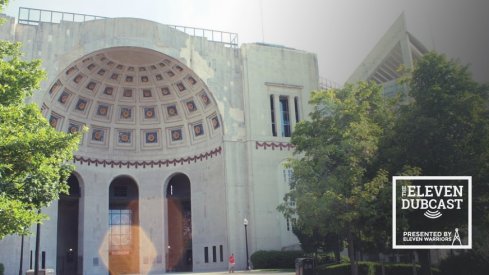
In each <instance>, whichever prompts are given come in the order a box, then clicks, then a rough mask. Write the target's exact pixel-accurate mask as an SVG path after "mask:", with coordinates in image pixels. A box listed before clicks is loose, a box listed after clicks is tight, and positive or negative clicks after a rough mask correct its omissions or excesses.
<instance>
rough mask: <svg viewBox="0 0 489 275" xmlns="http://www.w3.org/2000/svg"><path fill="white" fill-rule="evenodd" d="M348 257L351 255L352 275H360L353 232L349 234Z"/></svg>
mask: <svg viewBox="0 0 489 275" xmlns="http://www.w3.org/2000/svg"><path fill="white" fill-rule="evenodd" d="M348 257H350V266H351V275H358V265H357V260H356V257H355V246H354V241H353V234H351V233H349V234H348Z"/></svg>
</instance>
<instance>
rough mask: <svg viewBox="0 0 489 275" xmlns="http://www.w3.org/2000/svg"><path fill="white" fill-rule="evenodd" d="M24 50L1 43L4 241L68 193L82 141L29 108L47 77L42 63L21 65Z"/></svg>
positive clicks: (0, 218) (0, 233) (0, 216)
mask: <svg viewBox="0 0 489 275" xmlns="http://www.w3.org/2000/svg"><path fill="white" fill-rule="evenodd" d="M7 2H8V1H0V8H3V5H5V4H6V3H7ZM20 47H21V45H20V44H18V43H11V42H7V41H0V137H1V138H0V239H2V238H3V237H5V236H6V235H9V234H14V233H27V232H28V228H29V227H30V226H31V225H32V224H33V223H38V222H40V221H41V220H42V219H43V218H44V216H42V215H40V214H38V213H37V210H38V209H40V208H42V207H45V206H47V205H49V203H50V202H51V201H53V200H56V199H58V197H59V193H61V192H64V193H66V192H67V191H68V188H67V185H66V180H67V178H68V176H69V174H70V173H71V171H72V170H73V166H72V165H69V164H68V161H69V160H71V159H72V158H73V152H74V151H76V150H77V148H78V144H79V141H80V135H78V134H65V133H62V132H58V131H56V130H55V129H54V128H52V127H51V126H50V125H49V123H48V121H47V120H46V119H45V118H44V117H43V116H42V114H41V112H40V110H39V108H38V106H36V105H35V104H25V100H26V98H27V97H29V96H31V95H32V92H33V91H35V90H38V89H39V87H40V82H41V80H42V79H43V78H44V77H45V73H44V71H43V70H42V69H41V68H40V61H39V60H33V61H24V60H22V58H21V57H22V54H21V53H22V52H21V48H20Z"/></svg>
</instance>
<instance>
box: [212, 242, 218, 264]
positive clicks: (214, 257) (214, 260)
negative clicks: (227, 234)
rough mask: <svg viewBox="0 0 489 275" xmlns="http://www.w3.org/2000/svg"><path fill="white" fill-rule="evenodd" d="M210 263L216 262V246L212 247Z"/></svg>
mask: <svg viewBox="0 0 489 275" xmlns="http://www.w3.org/2000/svg"><path fill="white" fill-rule="evenodd" d="M212 261H213V262H217V252H216V246H215V245H213V246H212Z"/></svg>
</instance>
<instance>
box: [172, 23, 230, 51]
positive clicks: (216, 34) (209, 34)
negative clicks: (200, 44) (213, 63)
mask: <svg viewBox="0 0 489 275" xmlns="http://www.w3.org/2000/svg"><path fill="white" fill-rule="evenodd" d="M167 26H168V27H170V28H174V29H176V30H179V31H181V32H184V33H186V34H188V35H191V36H196V37H204V38H207V40H209V41H213V42H219V43H223V44H224V45H225V46H229V47H233V48H235V47H238V34H237V33H232V32H223V31H216V30H209V29H200V28H194V27H185V26H176V25H167Z"/></svg>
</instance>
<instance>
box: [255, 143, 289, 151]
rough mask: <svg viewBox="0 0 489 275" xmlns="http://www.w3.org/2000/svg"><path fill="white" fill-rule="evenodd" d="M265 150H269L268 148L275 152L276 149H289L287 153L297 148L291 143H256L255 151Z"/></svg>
mask: <svg viewBox="0 0 489 275" xmlns="http://www.w3.org/2000/svg"><path fill="white" fill-rule="evenodd" d="M259 148H263V149H264V150H267V148H272V150H275V148H278V149H280V151H282V150H284V149H287V151H290V150H291V149H294V148H295V145H293V144H292V143H289V142H273V141H270V142H267V141H264V142H259V141H257V142H256V145H255V149H257V150H258V149H259Z"/></svg>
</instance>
